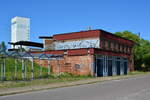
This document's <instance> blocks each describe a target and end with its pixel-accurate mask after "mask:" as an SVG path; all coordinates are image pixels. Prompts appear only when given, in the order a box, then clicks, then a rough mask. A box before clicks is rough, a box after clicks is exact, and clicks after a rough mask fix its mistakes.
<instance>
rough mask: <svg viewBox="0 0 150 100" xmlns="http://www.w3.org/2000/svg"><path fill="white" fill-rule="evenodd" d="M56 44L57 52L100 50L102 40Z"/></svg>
mask: <svg viewBox="0 0 150 100" xmlns="http://www.w3.org/2000/svg"><path fill="white" fill-rule="evenodd" d="M54 44H55V50H63V49H79V48H100V39H88V40H75V41H65V42H55V43H54Z"/></svg>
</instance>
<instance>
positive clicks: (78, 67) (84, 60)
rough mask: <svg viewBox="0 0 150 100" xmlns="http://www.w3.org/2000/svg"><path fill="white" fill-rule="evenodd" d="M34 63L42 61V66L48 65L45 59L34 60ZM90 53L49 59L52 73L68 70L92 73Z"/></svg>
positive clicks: (78, 72) (82, 73) (84, 73)
mask: <svg viewBox="0 0 150 100" xmlns="http://www.w3.org/2000/svg"><path fill="white" fill-rule="evenodd" d="M35 62H36V63H38V64H40V62H41V63H42V65H43V66H45V67H48V61H47V60H41V61H39V60H35ZM92 63H93V56H92V55H82V56H68V55H65V56H64V59H62V60H59V61H58V60H51V61H50V65H51V70H52V72H54V73H59V72H69V73H72V74H78V75H89V74H90V75H92Z"/></svg>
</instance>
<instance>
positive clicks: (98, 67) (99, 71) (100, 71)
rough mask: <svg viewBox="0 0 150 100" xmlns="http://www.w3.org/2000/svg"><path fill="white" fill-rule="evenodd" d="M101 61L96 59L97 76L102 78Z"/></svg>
mask: <svg viewBox="0 0 150 100" xmlns="http://www.w3.org/2000/svg"><path fill="white" fill-rule="evenodd" d="M103 69H104V68H103V59H97V76H98V77H99V76H103V73H104V72H103Z"/></svg>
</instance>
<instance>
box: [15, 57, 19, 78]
mask: <svg viewBox="0 0 150 100" xmlns="http://www.w3.org/2000/svg"><path fill="white" fill-rule="evenodd" d="M17 72H18V71H17V59H15V79H18V77H17V76H18V75H17Z"/></svg>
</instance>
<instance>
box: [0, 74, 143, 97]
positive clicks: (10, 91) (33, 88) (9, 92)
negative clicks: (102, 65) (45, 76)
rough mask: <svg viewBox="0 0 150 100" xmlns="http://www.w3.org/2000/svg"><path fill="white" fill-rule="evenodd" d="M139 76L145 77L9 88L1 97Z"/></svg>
mask: <svg viewBox="0 0 150 100" xmlns="http://www.w3.org/2000/svg"><path fill="white" fill-rule="evenodd" d="M138 76H143V75H127V76H115V77H99V78H93V79H84V80H79V81H73V82H61V83H53V84H47V85H44V86H25V87H18V88H8V89H7V90H5V91H0V96H5V95H13V94H20V93H27V92H33V91H40V90H48V89H54V88H62V87H69V86H77V85H84V84H93V83H97V82H104V81H110V80H120V79H127V78H135V77H138Z"/></svg>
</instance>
